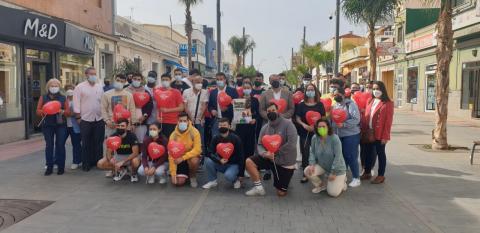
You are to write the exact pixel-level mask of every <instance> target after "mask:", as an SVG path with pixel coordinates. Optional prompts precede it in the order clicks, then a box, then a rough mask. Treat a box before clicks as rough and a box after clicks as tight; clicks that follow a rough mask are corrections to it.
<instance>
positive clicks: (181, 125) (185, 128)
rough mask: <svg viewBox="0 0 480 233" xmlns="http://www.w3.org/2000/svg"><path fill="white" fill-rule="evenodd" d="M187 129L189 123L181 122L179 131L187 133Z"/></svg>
mask: <svg viewBox="0 0 480 233" xmlns="http://www.w3.org/2000/svg"><path fill="white" fill-rule="evenodd" d="M187 128H188V124H187V122H180V123H178V129H179V130H180V131H181V132H185V130H187Z"/></svg>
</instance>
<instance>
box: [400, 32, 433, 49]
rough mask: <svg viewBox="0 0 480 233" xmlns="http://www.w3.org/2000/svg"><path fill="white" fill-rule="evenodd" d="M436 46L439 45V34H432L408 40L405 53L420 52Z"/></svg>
mask: <svg viewBox="0 0 480 233" xmlns="http://www.w3.org/2000/svg"><path fill="white" fill-rule="evenodd" d="M436 45H437V33H436V32H435V33H434V32H431V33H429V34H427V35H423V36H419V37H415V38H412V39H408V40H406V42H405V52H406V53H411V52H415V51H418V50H422V49H426V48H430V47H434V46H436Z"/></svg>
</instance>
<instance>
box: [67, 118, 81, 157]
mask: <svg viewBox="0 0 480 233" xmlns="http://www.w3.org/2000/svg"><path fill="white" fill-rule="evenodd" d="M68 136H70V141H71V142H72V147H73V149H72V154H73V160H72V163H73V164H80V163H81V162H82V145H81V142H82V135H81V134H80V133H75V132H74V131H73V127H68V128H67V136H66V138H68Z"/></svg>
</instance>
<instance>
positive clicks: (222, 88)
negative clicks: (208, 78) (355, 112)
mask: <svg viewBox="0 0 480 233" xmlns="http://www.w3.org/2000/svg"><path fill="white" fill-rule="evenodd" d="M215 78H216V80H217V81H216V84H217V88H216V89H214V90H212V91H211V92H210V98H209V99H208V111H209V112H210V114H211V115H212V124H211V127H212V137H214V136H215V135H217V134H218V119H220V118H223V117H226V118H228V119H229V120H230V122H231V121H232V119H233V105H232V104H230V105H229V106H228V107H226V108H225V107H221V106H220V104H219V103H218V99H217V97H218V95H219V94H220V93H222V92H223V93H226V94H227V95H229V96H230V97H231V98H232V99H236V98H238V93H237V90H235V88H232V87H229V86H227V82H228V80H227V77H226V76H225V74H224V73H221V72H220V73H217V74H216V75H215Z"/></svg>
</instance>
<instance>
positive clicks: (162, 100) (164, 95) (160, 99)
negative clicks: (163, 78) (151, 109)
mask: <svg viewBox="0 0 480 233" xmlns="http://www.w3.org/2000/svg"><path fill="white" fill-rule="evenodd" d="M154 97H155V101H157V105H158V107H164V106H166V105H167V103H168V101H169V100H170V99H171V97H172V92H171V91H170V90H160V89H156V90H155V91H154Z"/></svg>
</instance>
